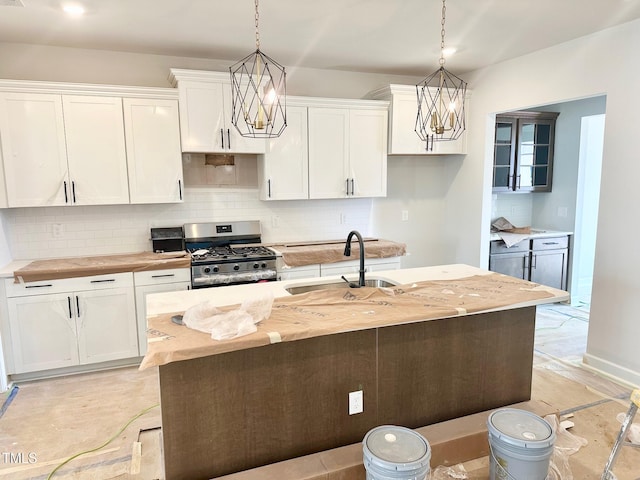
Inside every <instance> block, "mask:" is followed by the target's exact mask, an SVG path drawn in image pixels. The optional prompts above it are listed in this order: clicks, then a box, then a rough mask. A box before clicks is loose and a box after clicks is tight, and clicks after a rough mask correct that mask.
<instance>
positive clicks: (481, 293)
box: [140, 273, 565, 369]
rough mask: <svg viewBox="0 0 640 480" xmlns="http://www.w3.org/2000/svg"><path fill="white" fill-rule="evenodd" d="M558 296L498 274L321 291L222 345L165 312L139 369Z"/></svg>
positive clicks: (152, 324)
mask: <svg viewBox="0 0 640 480" xmlns="http://www.w3.org/2000/svg"><path fill="white" fill-rule="evenodd" d="M276 283H277V282H276ZM229 288H233V287H229ZM555 292H557V293H555ZM560 293H565V292H561V291H558V290H555V289H551V288H549V287H544V286H541V285H537V284H535V283H531V282H528V281H525V280H520V279H517V278H513V277H509V276H506V275H501V274H497V273H491V274H488V275H474V276H470V277H467V278H459V279H447V280H429V281H424V282H416V283H412V284H407V285H398V286H396V287H393V288H373V287H363V288H358V289H333V290H317V291H313V292H308V293H305V294H301V295H291V296H285V297H279V298H276V299H275V300H274V303H273V309H272V312H271V315H270V317H269V318H268V319H267V320H264V321H262V322H261V323H260V324H258V331H257V332H255V333H252V334H249V335H245V336H242V337H237V338H233V339H229V340H221V341H218V340H213V339H211V336H210V335H209V334H206V333H202V332H199V331H196V330H192V329H190V328H188V327H185V326H181V325H177V324H175V323H173V322H172V321H171V316H172V315H173V314H180V313H183V312H173V313H168V314H161V315H156V316H151V317H149V318H148V327H149V328H148V330H147V338H148V341H149V348H148V351H147V354H146V356H145V357H144V359H143V361H142V364H141V365H140V369H145V368H148V367H151V366H156V365H165V364H168V363H171V362H176V361H180V360H189V359H193V358H199V357H205V356H209V355H216V354H222V353H227V352H232V351H236V350H244V349H248V348H254V347H260V346H265V345H269V344H271V343H278V342H286V341H294V340H301V339H305V338H313V337H318V336H322V335H330V334H337V333H342V332H349V331H356V330H364V329H370V328H376V327H382V326H387V325H398V324H403V323H411V322H418V321H424V320H435V319H441V318H448V317H455V316H461V315H467V314H472V313H477V312H482V311H490V310H494V309H505V308H509V306H518V305H522V304H525V303H526V302H531V301H537V300H541V302H540V303H545V302H544V301H542V299H551V298H554V297H557V294H560ZM235 308H237V305H236V306H227V307H221V310H233V309H235ZM469 321H473V317H470V319H469Z"/></svg>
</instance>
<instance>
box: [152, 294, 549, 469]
mask: <svg viewBox="0 0 640 480" xmlns="http://www.w3.org/2000/svg"><path fill="white" fill-rule="evenodd" d="M535 309H536V307H535V306H531V307H524V308H515V309H509V310H502V311H495V312H488V313H478V314H470V315H464V316H456V317H450V318H441V319H435V320H427V321H422V322H415V323H409V324H403V325H393V326H385V327H378V328H371V329H367V330H359V331H354V332H348V333H339V334H333V335H326V336H319V337H314V338H307V339H302V340H298V341H290V342H282V343H276V344H273V345H268V346H261V347H256V348H250V349H244V350H237V351H232V352H229V353H223V354H218V355H210V356H205V357H201V358H195V359H190V360H183V361H175V362H171V363H167V364H164V365H160V367H159V377H160V393H161V407H162V432H163V447H164V466H165V477H166V479H167V480H176V479H189V480H198V479H209V478H213V477H218V476H222V475H226V474H229V473H233V472H237V471H242V470H246V469H250V468H254V467H257V466H261V465H265V464H269V463H274V462H278V461H281V460H285V459H289V458H293V457H298V456H302V455H306V454H310V453H314V452H319V451H323V450H327V449H331V448H335V447H338V446H343V445H348V444H353V443H357V442H360V441H362V438H363V437H364V435H365V434H366V433H367V432H368V431H369V430H370V429H371V428H373V427H375V426H378V425H383V424H394V425H403V426H406V427H410V428H417V427H422V426H425V425H430V424H433V423H437V422H441V421H444V420H448V419H452V418H457V417H461V416H464V415H468V414H472V413H476V412H481V411H485V410H489V409H492V408H498V407H501V406H505V405H510V404H513V403H517V402H522V401H526V400H529V399H530V397H531V378H532V367H533V341H534V331H535ZM356 390H362V391H363V392H364V411H363V413H360V414H356V415H349V414H348V394H349V392H352V391H356Z"/></svg>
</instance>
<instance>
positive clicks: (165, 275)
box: [151, 273, 176, 278]
mask: <svg viewBox="0 0 640 480" xmlns="http://www.w3.org/2000/svg"><path fill="white" fill-rule="evenodd" d="M175 276H176V274H175V273H167V274H164V275H151V278H164V277H175Z"/></svg>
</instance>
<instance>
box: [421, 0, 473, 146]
mask: <svg viewBox="0 0 640 480" xmlns="http://www.w3.org/2000/svg"><path fill="white" fill-rule="evenodd" d="M445 1H446V0H442V21H441V25H442V29H441V30H440V35H441V42H440V68H439V69H438V70H436V71H435V72H434V73H432V74H431V75H429V76H428V77H427V78H425V79H424V80H422V81H421V82H420V83H418V84H417V85H416V93H417V95H418V115H417V118H416V127H415V130H416V133H417V134H418V136H419V137H420V139H421V140H423V141H426V142H427V145H428V144H429V141H431V142H434V141H447V140H456V139H458V138H459V137H460V135H462V132H464V130H465V128H466V124H465V110H464V104H465V101H464V100H465V95H466V91H467V83H466V82H465V81H463V80H462V79H461V78H459V77H457V76H456V75H454V74H453V73H451V72H449V71H448V70H446V69H445V68H444V34H445V30H444V24H445V14H446V5H445Z"/></svg>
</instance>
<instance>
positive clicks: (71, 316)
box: [67, 297, 73, 318]
mask: <svg viewBox="0 0 640 480" xmlns="http://www.w3.org/2000/svg"><path fill="white" fill-rule="evenodd" d="M67 303H68V304H69V318H73V312H71V297H67Z"/></svg>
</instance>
